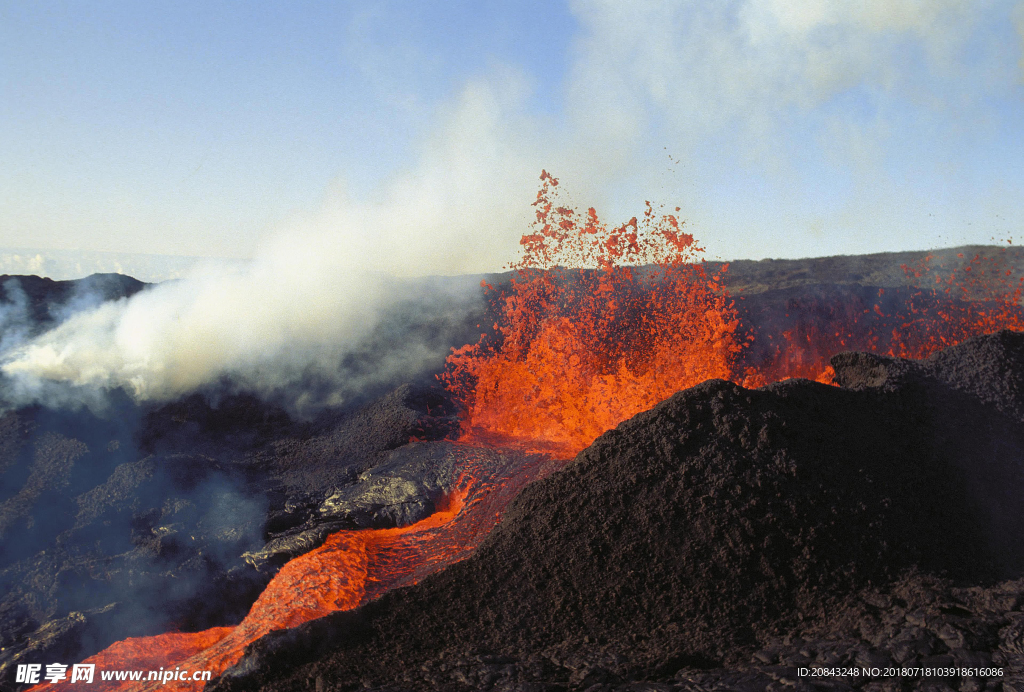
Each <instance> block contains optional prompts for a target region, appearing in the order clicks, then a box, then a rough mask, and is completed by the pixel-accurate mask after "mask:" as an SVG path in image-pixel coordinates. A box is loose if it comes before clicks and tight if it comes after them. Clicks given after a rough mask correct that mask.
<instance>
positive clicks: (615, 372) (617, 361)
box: [33, 172, 1024, 690]
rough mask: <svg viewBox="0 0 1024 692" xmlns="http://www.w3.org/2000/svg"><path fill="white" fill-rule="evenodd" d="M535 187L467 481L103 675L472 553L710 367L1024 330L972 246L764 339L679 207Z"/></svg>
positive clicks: (450, 371)
mask: <svg viewBox="0 0 1024 692" xmlns="http://www.w3.org/2000/svg"><path fill="white" fill-rule="evenodd" d="M541 181H542V187H541V190H540V192H539V193H538V195H537V201H536V202H535V206H536V209H537V222H536V225H535V228H534V232H533V233H530V234H528V235H525V236H523V239H522V241H521V242H522V245H523V250H524V253H523V258H522V259H521V260H520V261H519V262H518V263H516V264H514V265H513V266H512V269H513V270H514V272H513V276H512V279H511V286H510V288H509V289H508V290H507V291H501V290H496V289H494V288H492V287H490V286H487V288H488V289H489V291H490V293H491V296H492V298H493V299H494V303H495V304H494V307H495V309H496V313H497V315H498V318H497V319H498V321H497V323H496V324H495V325H494V329H493V334H492V335H490V336H488V335H482V336H481V339H480V341H478V342H477V343H475V344H470V345H466V346H464V347H462V348H460V349H457V350H455V351H454V352H453V353H452V355H451V356H450V357H449V358H448V363H447V369H446V372H445V374H444V376H443V378H442V379H443V381H444V383H445V384H446V385H447V386H448V388H449V389H450V391H451V392H452V393H453V394H454V396H455V397H456V398H457V399H458V401H459V402H460V404H461V405H462V408H463V437H462V438H461V441H460V442H459V443H454V444H452V447H451V450H452V451H451V453H452V454H454V455H456V456H457V461H458V463H457V466H458V468H460V469H461V471H462V473H463V474H464V475H463V477H462V480H461V481H460V482H459V484H458V485H457V488H456V490H455V491H453V492H452V494H451V495H450V496H449V497H448V503H447V505H446V506H443V507H441V508H440V509H439V510H438V512H437V513H435V514H434V515H433V516H431V517H429V518H428V519H425V520H423V521H421V522H419V523H417V524H414V525H412V526H407V527H404V528H398V529H386V530H363V531H342V532H339V533H336V534H333V535H332V536H330V537H329V538H328V539H327V541H326V542H325V543H324V544H323V545H322V546H321V547H320V548H317V549H316V550H313V551H312V552H310V553H307V554H305V555H302V556H300V557H298V558H296V559H294V560H292V561H291V562H289V563H288V564H286V565H285V566H284V567H283V568H282V569H281V571H280V572H279V573H278V574H277V575H276V576H275V577H274V579H273V580H272V581H271V582H270V584H269V585H268V587H267V589H266V590H265V591H264V593H263V594H261V596H260V597H259V599H258V600H257V601H256V603H255V604H254V605H253V607H252V610H251V611H250V613H249V615H248V616H247V617H246V618H245V619H244V620H243V621H242V623H241V624H239V625H238V626H237V627H234V628H231V627H220V628H214V629H211V630H207V631H205V632H198V633H190V634H186V633H171V634H164V635H160V636H156V637H147V638H136V639H127V640H125V641H122V642H119V643H117V644H114V645H113V646H111V647H109V648H108V649H106V650H105V651H103V652H101V653H99V654H97V655H95V656H93V657H91V658H89V659H87V661H86V662H88V663H95V664H97V668H98V671H101V670H106V671H109V670H143V671H149V670H157V669H159V668H164V669H170V668H172V667H175V668H181V669H183V670H188V671H196V670H209V671H212V673H213V676H214V677H216V676H217V675H219V674H220V673H221V672H223V671H224V670H226V669H227V668H228V667H230V666H231V665H233V664H234V663H236V662H237V661H238V660H239V658H240V657H241V655H242V652H243V649H244V647H245V646H246V645H247V644H249V643H251V642H253V641H254V640H256V639H258V638H259V637H261V636H263V635H264V634H266V633H268V632H270V631H272V630H276V629H282V628H289V627H295V626H298V625H301V624H302V623H305V622H308V621H310V620H312V619H314V618H318V617H322V616H323V615H326V614H328V613H331V612H335V611H339V610H347V609H351V608H354V607H357V606H359V605H361V604H363V603H366V602H367V601H369V600H371V599H373V598H376V597H377V596H379V595H380V594H382V593H384V592H385V591H387V590H389V589H393V588H397V587H400V586H405V585H409V584H414V583H416V582H418V581H419V580H421V579H423V578H424V577H425V576H427V575H429V574H430V573H432V572H435V571H438V570H440V569H442V568H443V567H444V566H446V565H448V564H451V563H453V562H455V561H458V560H461V559H463V558H464V557H466V556H467V555H468V554H469V553H470V552H471V551H472V550H473V549H474V548H475V547H476V546H477V545H479V543H480V541H481V540H483V538H484V536H486V535H487V533H488V532H489V531H490V529H491V528H492V527H493V526H494V524H495V523H496V522H497V520H498V518H499V516H500V514H501V512H502V511H503V510H504V508H505V506H506V505H507V503H508V502H509V501H510V500H511V499H512V498H513V497H515V495H516V494H517V493H518V492H519V490H520V489H521V488H522V487H523V486H524V485H525V484H526V483H528V482H530V481H532V480H534V479H536V478H538V477H541V476H543V475H545V474H547V473H549V472H551V471H553V470H554V469H556V468H558V467H560V466H561V464H562V463H563V462H554V461H551V459H552V456H554V457H557V458H561V459H565V458H567V456H570V455H571V454H572V453H575V452H576V451H578V450H580V449H582V448H583V447H585V446H587V445H588V444H590V442H591V441H593V440H594V438H596V437H597V436H598V435H600V434H601V433H603V432H604V431H606V430H609V429H611V428H613V427H615V426H616V425H617V424H618V423H620V422H621V421H623V420H625V419H627V418H630V417H631V416H633V415H635V414H636V413H638V412H640V411H643V410H646V409H648V408H650V407H651V406H653V405H654V404H656V403H658V402H659V401H661V400H662V399H665V398H666V397H668V396H670V395H671V394H673V393H674V392H676V391H678V390H681V389H685V388H687V387H690V386H693V385H695V384H698V383H700V382H702V381H704V380H707V379H709V378H724V379H731V380H733V381H735V382H738V383H741V384H744V385H746V386H760V385H762V384H767V383H768V382H771V381H775V380H779V379H783V378H785V377H792V376H801V377H810V378H813V379H817V380H818V381H822V382H831V379H832V372H831V368H830V367H829V365H828V359H829V357H831V356H832V355H833V354H834V353H837V352H839V351H843V350H872V351H876V352H880V353H887V354H889V355H894V356H903V357H911V358H921V357H924V356H927V355H929V354H930V353H932V352H934V351H936V350H938V349H940V348H944V347H946V346H949V345H951V344H955V343H959V342H960V341H963V340H964V339H966V338H968V337H970V336H974V335H976V334H982V333H987V332H991V331H995V330H997V329H1003V328H1010V329H1024V313H1022V310H1021V307H1020V301H1021V292H1022V287H1024V278H1021V279H1020V280H1016V281H1015V280H1014V277H1013V276H1012V271H1008V270H1005V268H1004V267H1003V265H1000V264H999V263H998V262H992V261H990V260H986V259H984V258H981V257H975V258H974V259H973V260H971V261H970V262H969V263H968V264H967V265H966V266H965V267H961V268H955V269H953V270H952V273H951V274H949V275H948V277H942V276H938V277H937V280H938V284H937V286H938V290H928V289H906V288H901V289H894V290H893V291H892V292H890V293H888V294H887V293H886V291H884V290H879V291H878V295H877V297H870V296H869V297H868V298H865V297H864V296H857V297H854V298H844V299H842V300H840V302H839V304H836V303H828V304H814V303H813V302H812V303H811V304H808V305H803V306H795V307H794V310H792V311H790V312H787V313H785V314H784V315H782V316H780V317H778V319H777V320H776V322H778V324H774V325H770V326H771V327H772V328H773V329H775V331H774V332H772V333H767V332H762V333H757V334H752V333H751V329H750V325H746V326H744V325H742V324H741V320H740V317H739V313H738V311H737V309H736V306H735V305H734V303H733V302H732V300H731V299H730V298H729V296H728V294H727V293H726V291H725V289H724V288H723V282H722V276H721V275H718V274H711V273H709V272H708V271H707V270H706V268H705V266H704V264H703V263H702V262H701V260H700V258H701V253H702V249H701V248H700V247H698V245H697V244H696V242H695V241H694V238H693V236H692V235H690V234H688V233H685V232H683V230H682V223H681V222H680V221H679V220H678V219H677V217H676V216H675V215H672V214H666V215H659V214H657V213H655V211H654V209H653V208H652V207H651V205H650V204H649V203H648V204H647V208H646V210H645V212H644V214H643V215H642V218H640V219H637V218H633V219H630V220H629V221H628V222H627V223H625V224H623V225H621V226H618V227H614V228H611V227H608V226H606V225H605V224H603V223H601V222H600V221H599V219H598V217H597V213H596V212H595V211H594V210H593V209H590V210H588V212H587V214H586V215H580V214H578V213H577V212H575V211H574V210H573V209H571V208H569V207H567V206H564V205H558V204H557V203H556V202H557V187H558V181H557V180H556V179H555V178H553V177H551V176H550V175H548V174H547V173H546V172H545V173H543V174H542V176H541ZM676 211H679V210H678V209H676ZM724 271H725V270H724V269H723V272H724ZM906 271H907V274H908V277H910V278H911V279H913V280H920V279H921V278H922V277H927V276H932V275H934V274H935V272H934V270H933V269H931V268H929V266H928V264H927V260H926V262H925V263H923V264H922V265H921V266H918V267H913V268H911V267H907V268H906ZM900 291H903V293H900ZM894 295H895V296H896V297H895V298H894V297H893V296H894ZM872 301H874V302H872ZM886 301H888V302H886ZM797 307H799V309H800V310H801V311H802V312H799V314H797V312H798V311H797V310H796V308H797ZM791 313H792V314H791ZM773 319H774V318H773ZM787 320H788V321H787ZM761 327H762V328H764V325H761ZM755 351H756V353H757V357H756V358H755V357H754V356H753V354H755ZM467 443H469V444H467ZM412 444H417V443H416V442H412ZM471 445H475V446H471ZM494 447H500V448H501V449H502V451H501V452H500V453H499V452H497V451H494V449H493V448H494ZM537 451H540V452H543V453H542V454H539V455H538V454H532V452H537ZM96 683H98V684H97V687H96V688H95V689H98V690H112V689H118V690H151V689H157V688H160V689H169V690H170V689H177V690H186V689H188V690H198V689H200V688H201V687H202V685H203V683H201V682H191V681H188V682H184V681H182V682H169V683H168V684H167V685H164V684H161V683H160V682H145V681H143V682H136V683H129V682H120V683H117V682H101V681H100V679H99V674H97V679H96ZM62 687H68V686H67V685H49V684H46V685H40V686H39V687H37V688H33V689H34V690H38V689H40V688H45V689H50V690H55V689H61V688H62ZM69 689H70V688H69Z"/></svg>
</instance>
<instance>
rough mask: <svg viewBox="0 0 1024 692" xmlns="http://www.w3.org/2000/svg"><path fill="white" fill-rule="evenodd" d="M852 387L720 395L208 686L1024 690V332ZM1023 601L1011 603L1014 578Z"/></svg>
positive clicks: (653, 417) (843, 363)
mask: <svg viewBox="0 0 1024 692" xmlns="http://www.w3.org/2000/svg"><path fill="white" fill-rule="evenodd" d="M832 364H833V367H834V368H835V371H836V378H837V383H838V384H839V385H841V386H840V387H831V386H827V385H822V384H818V383H815V382H810V381H807V380H788V381H784V382H781V383H777V384H772V385H770V386H767V387H764V388H761V389H757V390H748V389H744V388H742V387H739V386H737V385H734V384H731V383H728V382H724V381H709V382H705V383H703V384H701V385H699V386H696V387H694V388H692V389H689V390H686V391H683V392H680V393H678V394H676V395H675V396H673V397H671V398H670V399H668V400H666V401H664V402H662V403H660V404H658V405H657V406H655V407H654V408H653V409H651V410H649V411H647V412H644V413H641V414H639V415H637V416H635V417H634V418H633V419H631V420H629V421H626V422H625V423H622V424H621V425H619V426H618V428H617V429H615V430H613V431H610V432H608V433H606V434H604V435H603V436H601V437H600V438H599V439H598V440H597V441H596V442H594V444H593V445H591V446H590V447H589V448H587V449H585V450H584V451H582V452H581V453H580V454H579V455H578V456H577V457H576V459H575V460H574V461H573V462H572V463H571V464H570V465H568V466H567V467H566V468H564V470H562V471H561V472H558V473H555V474H553V475H551V476H550V477H548V478H546V479H544V480H541V481H538V482H535V483H533V484H531V485H529V486H527V487H526V488H525V489H524V490H523V491H522V492H521V493H520V495H519V496H518V497H517V498H516V499H515V500H514V501H513V502H512V504H511V505H510V506H509V508H508V509H507V511H506V513H505V514H504V516H503V518H502V521H501V522H500V523H499V524H498V526H497V527H496V528H495V529H494V531H493V532H492V533H491V534H490V536H489V537H488V538H487V539H486V540H485V542H484V543H483V544H482V545H481V546H480V547H479V548H478V549H477V551H476V552H475V553H474V554H473V555H472V556H471V557H469V558H468V559H466V560H465V561H463V562H461V563H458V564H456V565H453V566H451V567H449V568H448V569H447V570H445V571H443V572H440V573H438V574H435V575H432V576H430V577H428V578H427V579H425V580H424V581H423V582H421V583H420V584H418V585H416V586H413V587H409V588H404V589H398V590H395V591H392V592H389V593H387V594H385V595H384V596H382V597H381V598H379V599H378V600H376V601H374V602H371V603H369V604H367V605H364V606H362V607H360V608H358V609H356V610H353V611H348V612H341V613H336V614H333V615H330V616H328V617H325V618H321V619H319V620H315V621H312V622H310V623H307V624H306V625H303V626H300V627H298V628H296V629H293V630H287V631H277V632H273V633H271V634H270V635H267V636H265V637H264V638H262V639H260V640H258V641H257V642H255V643H254V644H252V645H250V647H249V648H248V649H247V653H246V656H245V657H244V658H243V659H242V660H241V661H240V662H239V663H238V664H237V665H236V666H235V667H234V668H232V669H229V670H228V671H227V672H226V673H225V674H224V675H223V676H222V677H221V678H220V679H219V680H216V681H214V683H213V684H212V689H213V690H217V691H218V692H220V691H223V692H227V691H229V690H230V691H232V692H235V691H239V690H256V689H260V690H275V691H276V690H280V691H284V690H307V689H311V690H312V689H315V690H320V691H321V692H322V691H323V690H331V689H355V688H370V689H380V690H471V689H495V690H562V689H589V690H595V691H596V690H677V689H678V690H695V689H737V690H747V689H782V688H784V687H797V688H800V689H845V688H850V687H860V688H864V689H901V688H903V687H914V688H915V689H931V688H933V687H938V688H948V687H953V688H957V689H961V690H980V689H997V688H999V686H1000V685H1002V684H1003V681H1002V680H1001V679H999V678H998V676H995V675H990V676H988V677H987V678H986V677H974V676H970V675H969V676H967V677H960V676H955V677H947V678H938V677H927V676H926V677H922V676H920V675H915V674H907V675H903V676H900V677H899V678H898V679H896V678H891V677H890V678H888V679H886V678H885V677H884V675H883V676H879V677H870V676H863V675H859V676H848V677H835V676H829V677H826V678H822V679H812V678H809V677H800V676H799V675H798V669H799V668H800V667H807V668H813V667H822V666H824V667H844V666H845V667H854V666H856V667H877V668H880V669H882V670H884V669H885V668H887V667H893V666H895V667H900V668H915V667H920V666H925V667H948V666H957V667H969V668H974V669H984V668H989V667H997V668H1003V669H1004V672H1005V673H1006V682H1005V684H1006V685H1008V686H1009V687H1008V689H1010V688H1016V686H1018V685H1021V684H1022V682H1024V678H1022V677H1021V675H1024V658H1022V656H1024V612H1022V611H1021V610H1020V607H1021V604H1022V603H1024V580H1021V579H1020V577H1021V575H1022V574H1024V472H1022V470H1024V465H1022V462H1024V426H1022V422H1024V334H1020V333H1014V332H1006V331H1004V332H1000V333H997V334H994V335H990V336H983V337H976V338H973V339H970V340H968V341H967V342H965V343H963V344H961V345H959V346H956V347H953V348H949V349H947V350H945V351H943V352H940V353H938V354H936V355H935V356H933V357H931V358H930V359H928V360H926V361H907V360H900V359H890V358H883V357H879V356H873V355H868V354H863V353H843V354H839V355H838V356H836V357H835V358H834V359H833V361H832ZM1006 580H1010V581H1006Z"/></svg>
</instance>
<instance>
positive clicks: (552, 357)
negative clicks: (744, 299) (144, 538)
mask: <svg viewBox="0 0 1024 692" xmlns="http://www.w3.org/2000/svg"><path fill="white" fill-rule="evenodd" d="M541 181H542V187H541V189H540V191H539V192H538V194H537V200H536V202H534V206H535V207H536V210H537V220H536V223H535V224H534V229H533V232H532V233H529V234H527V235H524V236H523V238H522V240H521V244H522V246H523V257H522V259H521V260H520V261H518V262H516V263H515V264H513V265H512V267H511V268H512V269H513V274H512V280H511V288H510V289H509V290H508V292H507V293H506V292H496V291H494V289H492V288H490V287H486V288H489V289H490V290H491V292H492V294H496V295H492V298H493V299H494V301H495V303H496V307H497V308H498V310H497V312H498V314H499V317H498V322H497V323H496V324H495V325H494V332H495V334H494V337H495V338H491V337H489V336H484V337H482V338H481V340H480V341H479V342H477V343H476V344H470V345H467V346H464V347H462V348H461V349H458V350H456V351H454V353H453V354H452V355H451V356H450V357H449V358H448V363H447V370H446V372H445V374H444V376H443V381H444V382H445V384H446V385H447V386H448V388H449V390H450V391H452V392H453V394H454V395H455V396H456V398H457V399H458V400H459V401H460V402H461V404H462V406H463V424H464V425H463V427H464V433H466V434H468V435H469V438H468V439H476V438H480V437H484V438H487V437H488V436H495V435H497V436H504V437H506V438H511V439H518V440H530V441H533V442H545V443H551V444H556V445H560V446H562V447H563V448H564V449H565V450H567V451H571V452H573V453H574V452H577V451H579V450H580V449H582V448H583V447H585V446H587V445H588V444H590V442H592V441H593V440H594V438H596V437H597V436H598V435H600V434H601V433H603V432H604V431H605V430H608V429H610V428H613V427H615V425H617V424H618V423H619V422H621V421H623V420H625V419H627V418H629V417H631V416H633V415H634V414H636V413H639V412H640V411H643V410H646V409H648V408H650V407H651V406H653V405H654V404H656V403H657V402H659V401H661V400H662V399H664V398H666V397H667V396H669V395H671V394H672V393H674V392H676V391H678V390H680V389H684V388H686V387H690V386H692V385H695V384H698V383H699V382H702V381H704V380H707V379H710V378H728V377H730V376H732V374H733V364H734V361H735V358H736V354H737V353H738V352H739V350H740V348H741V344H740V341H739V339H738V337H737V334H736V330H737V326H738V320H737V316H736V311H735V309H734V307H733V305H732V302H731V301H730V299H729V298H728V296H727V295H726V293H725V292H724V290H723V289H722V286H721V284H720V282H719V277H718V276H715V275H711V274H709V273H708V272H707V271H706V270H705V266H704V265H703V263H702V262H701V255H702V252H703V250H702V248H700V247H699V246H698V245H697V243H696V242H695V240H694V238H693V236H692V235H690V234H689V233H686V232H684V231H683V229H682V223H681V222H680V221H679V220H678V219H677V217H676V216H674V215H672V214H664V215H660V214H657V213H656V212H655V210H654V209H653V207H652V206H651V205H650V203H648V204H647V208H646V210H645V212H644V214H643V215H642V217H641V218H639V219H638V218H635V217H634V218H632V219H630V220H629V221H628V222H626V223H625V224H623V225H621V226H617V227H610V226H608V225H606V224H604V223H602V222H601V221H600V220H599V219H598V216H597V213H596V212H595V210H594V209H590V210H588V212H587V213H586V214H585V215H580V214H578V213H577V212H576V211H575V210H573V209H571V208H569V207H566V206H564V205H560V204H559V203H558V189H557V188H558V180H557V179H555V178H553V177H552V176H550V175H549V174H547V173H546V172H544V173H542V175H541Z"/></svg>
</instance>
